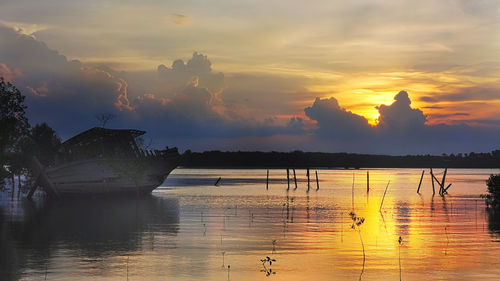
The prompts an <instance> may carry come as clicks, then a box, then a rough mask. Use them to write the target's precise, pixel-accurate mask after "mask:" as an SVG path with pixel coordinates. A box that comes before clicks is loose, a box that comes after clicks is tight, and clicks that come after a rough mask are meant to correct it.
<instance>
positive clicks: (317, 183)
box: [315, 171, 319, 191]
mask: <svg viewBox="0 0 500 281" xmlns="http://www.w3.org/2000/svg"><path fill="white" fill-rule="evenodd" d="M315 172H316V191H318V190H319V180H318V171H315Z"/></svg>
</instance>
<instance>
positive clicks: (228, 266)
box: [227, 264, 231, 281]
mask: <svg viewBox="0 0 500 281" xmlns="http://www.w3.org/2000/svg"><path fill="white" fill-rule="evenodd" d="M229 271H231V265H229V264H228V265H227V281H229Z"/></svg>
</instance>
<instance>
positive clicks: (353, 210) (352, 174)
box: [351, 172, 354, 211]
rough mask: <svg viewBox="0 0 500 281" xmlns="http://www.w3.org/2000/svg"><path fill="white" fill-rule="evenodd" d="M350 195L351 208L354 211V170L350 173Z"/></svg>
mask: <svg viewBox="0 0 500 281" xmlns="http://www.w3.org/2000/svg"><path fill="white" fill-rule="evenodd" d="M351 194H352V196H351V198H352V200H351V201H352V210H353V211H354V172H353V173H352V192H351Z"/></svg>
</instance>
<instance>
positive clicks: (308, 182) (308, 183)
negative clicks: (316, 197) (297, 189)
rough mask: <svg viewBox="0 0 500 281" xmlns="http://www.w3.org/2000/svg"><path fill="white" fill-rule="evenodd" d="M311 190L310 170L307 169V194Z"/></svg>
mask: <svg viewBox="0 0 500 281" xmlns="http://www.w3.org/2000/svg"><path fill="white" fill-rule="evenodd" d="M309 189H311V181H310V179H309V168H307V192H309Z"/></svg>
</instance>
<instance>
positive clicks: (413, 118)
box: [377, 91, 427, 131]
mask: <svg viewBox="0 0 500 281" xmlns="http://www.w3.org/2000/svg"><path fill="white" fill-rule="evenodd" d="M394 100H395V101H394V102H393V103H392V104H391V105H383V104H382V105H380V106H377V109H378V112H379V113H380V116H379V118H378V127H380V128H381V129H389V130H396V131H406V130H415V129H416V128H421V127H422V126H424V124H425V122H426V120H427V119H426V117H425V115H424V114H423V112H422V110H420V109H413V108H411V107H410V105H411V100H410V97H409V96H408V93H407V92H406V91H401V92H399V93H398V94H397V95H396V96H394Z"/></svg>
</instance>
